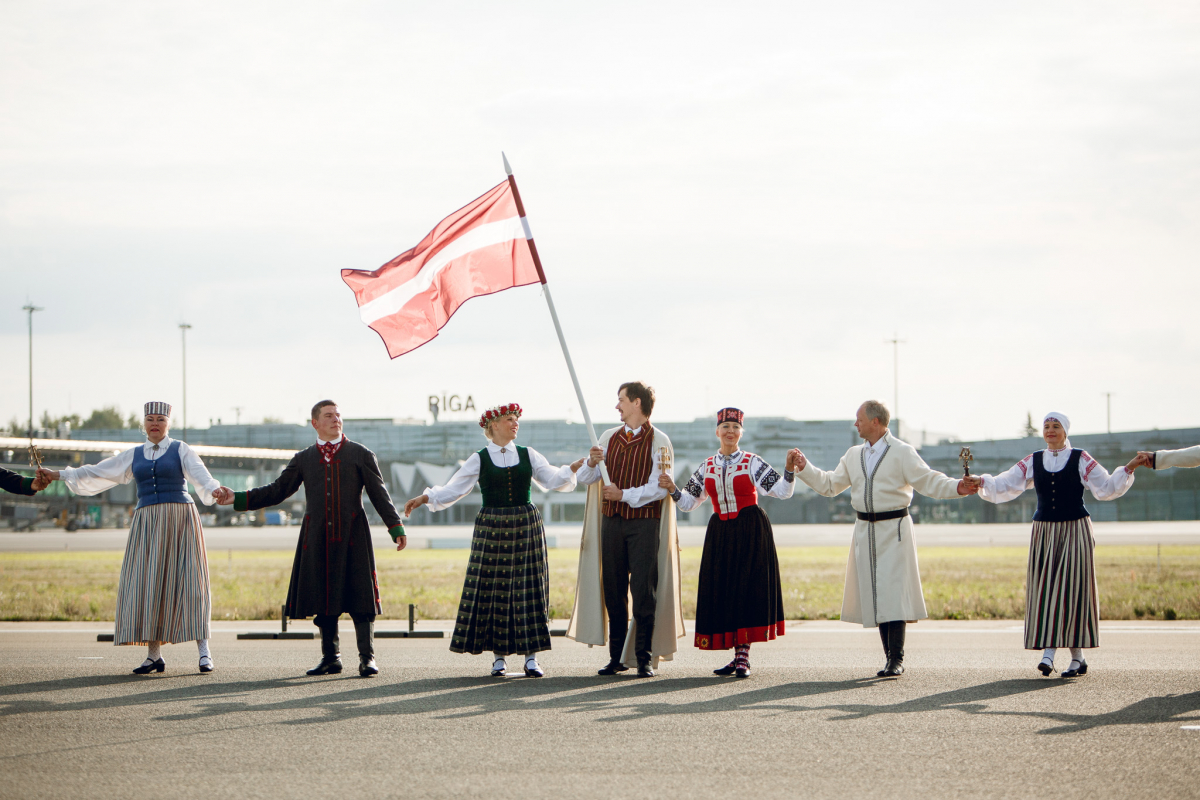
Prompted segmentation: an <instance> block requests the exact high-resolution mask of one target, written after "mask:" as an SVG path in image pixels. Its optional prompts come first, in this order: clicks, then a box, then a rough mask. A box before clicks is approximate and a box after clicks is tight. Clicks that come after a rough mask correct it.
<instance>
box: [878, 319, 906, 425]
mask: <svg viewBox="0 0 1200 800" xmlns="http://www.w3.org/2000/svg"><path fill="white" fill-rule="evenodd" d="M906 341H907V340H905V339H901V338H900V334H898V333H893V334H892V338H890V339H884V340H883V343H884V344H890V345H891V346H892V419H894V420H896V435H897V436H899V435H900V345H902V344H905V343H906Z"/></svg>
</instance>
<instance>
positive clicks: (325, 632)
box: [313, 611, 375, 657]
mask: <svg viewBox="0 0 1200 800" xmlns="http://www.w3.org/2000/svg"><path fill="white" fill-rule="evenodd" d="M340 616H341V615H340V614H317V615H316V616H315V617H313V625H316V626H317V627H318V628H320V629H321V644H322V648H324V647H329V648H331V650H333V651H334V652H335V653H336V651H337V650H338V647H339V642H338V617H340ZM350 619H352V620H354V636H355V639H356V640H357V644H358V654H359V655H360V656H366V657H370V656H373V655H375V614H374V613H372V612H358V611H351V612H350ZM322 652H324V650H322ZM327 655H328V654H327Z"/></svg>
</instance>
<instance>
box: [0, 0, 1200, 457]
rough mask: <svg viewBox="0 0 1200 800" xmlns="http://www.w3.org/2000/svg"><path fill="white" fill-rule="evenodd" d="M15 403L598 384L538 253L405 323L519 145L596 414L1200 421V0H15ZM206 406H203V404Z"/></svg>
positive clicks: (357, 405) (10, 214) (6, 377)
mask: <svg viewBox="0 0 1200 800" xmlns="http://www.w3.org/2000/svg"><path fill="white" fill-rule="evenodd" d="M0 15H2V19H0V287H2V288H0V293H2V295H0V296H2V299H3V302H2V303H0V346H2V347H3V350H2V352H3V353H4V356H3V367H2V372H0V375H2V380H0V419H3V420H4V421H7V420H8V419H10V418H11V417H13V416H17V415H19V416H20V417H21V418H22V419H23V418H24V417H25V414H26V402H27V400H26V392H27V382H26V369H27V361H26V332H25V314H24V313H23V312H22V311H21V306H22V305H24V304H25V302H26V299H27V298H28V299H29V300H32V301H33V302H34V303H35V304H36V305H39V306H43V307H45V311H43V312H40V313H38V314H36V315H35V317H34V326H35V339H34V368H35V380H34V389H35V396H34V405H35V413H36V414H37V415H39V416H40V415H41V413H42V411H43V410H49V411H50V412H51V413H53V414H56V415H57V414H62V413H67V412H68V411H74V412H77V413H82V414H85V415H86V413H87V412H88V411H90V410H91V409H92V408H95V407H97V406H101V405H110V404H116V405H118V406H120V407H121V408H122V409H124V410H126V411H129V410H132V409H135V408H140V406H141V403H143V402H144V401H145V400H148V399H164V400H167V401H169V402H173V403H175V404H176V405H177V406H178V405H179V404H180V403H181V394H182V392H181V387H180V382H181V364H180V361H181V359H180V331H179V330H178V328H177V325H178V324H179V323H181V322H187V323H190V324H191V325H193V326H194V327H193V328H192V329H191V331H190V332H189V339H188V405H189V412H188V413H189V422H190V424H191V425H193V426H196V425H207V423H208V420H209V419H210V418H211V419H214V420H215V419H216V418H222V419H223V420H224V421H226V422H229V421H232V420H233V418H234V416H235V412H234V410H233V408H234V407H235V406H241V407H243V409H244V410H243V411H242V419H243V421H246V420H250V421H257V420H261V419H262V418H263V417H264V416H277V417H282V418H284V419H287V420H289V421H296V422H299V421H302V420H303V419H304V418H305V415H306V412H307V409H308V407H309V406H310V405H311V404H312V403H313V402H314V401H315V400H317V399H320V398H324V397H332V398H334V399H336V400H337V401H338V402H339V403H340V404H341V407H342V411H343V413H344V414H345V415H346V416H349V417H371V416H375V417H412V416H424V415H425V408H426V403H427V400H426V398H427V396H428V395H430V394H435V393H436V394H439V395H440V394H442V393H443V392H446V393H457V394H460V395H468V394H470V395H472V396H473V397H474V398H475V400H476V404H477V405H492V404H495V403H500V402H507V401H512V400H515V401H518V402H520V403H521V404H522V406H524V407H525V409H526V410H527V414H528V415H529V416H530V417H537V418H564V417H565V418H570V419H576V420H580V419H582V417H581V414H580V411H579V407H578V402H577V401H576V399H575V396H574V393H573V391H572V388H571V384H570V380H569V377H568V375H567V371H566V368H565V366H564V363H563V359H562V356H561V353H560V352H559V349H558V344H557V341H556V339H555V336H554V332H553V328H552V326H551V323H550V319H549V314H548V313H547V311H546V308H545V303H544V301H543V299H542V297H541V295H540V292H539V289H538V288H537V287H526V288H521V289H515V290H512V291H508V292H504V293H501V294H498V295H495V296H492V297H487V298H480V299H475V300H472V301H470V302H468V303H467V304H466V305H465V306H463V308H462V309H460V311H459V312H458V314H457V315H456V316H455V317H454V318H453V319H452V320H451V321H450V323H449V324H448V325H447V327H446V328H445V329H444V330H443V332H442V334H441V336H440V337H439V338H437V339H436V340H434V341H433V342H432V343H431V344H429V345H426V346H425V347H423V348H421V349H420V350H418V351H416V352H414V353H411V354H409V355H406V356H402V357H401V358H399V359H396V360H394V361H391V360H389V359H388V357H387V353H386V350H385V349H384V347H383V345H382V344H381V343H380V341H379V338H378V337H377V336H376V334H375V333H374V332H372V331H371V330H370V329H368V328H367V327H366V326H365V325H363V324H362V322H361V321H360V320H359V317H358V313H357V308H356V306H355V302H354V298H353V295H352V293H351V292H350V290H349V289H348V288H347V287H346V286H345V285H344V284H343V283H342V281H341V279H340V274H339V270H341V269H343V268H357V269H374V268H376V267H378V266H379V265H381V264H382V263H384V262H385V261H387V260H389V259H391V258H392V257H394V256H395V255H397V254H398V253H400V252H402V251H404V250H407V249H408V248H410V247H412V246H413V245H414V244H416V243H417V241H419V240H420V238H421V237H422V236H424V235H425V234H426V233H427V232H428V231H429V229H430V228H432V227H433V225H434V224H435V223H436V222H438V221H439V220H440V219H441V218H442V217H444V216H446V215H447V214H449V213H450V212H451V211H453V210H455V209H456V208H458V207H459V206H462V205H464V204H465V203H467V202H469V201H470V200H471V199H473V198H474V197H476V196H478V195H480V194H482V193H483V192H484V191H486V190H487V189H488V188H490V187H492V186H494V185H495V184H497V183H499V182H500V181H501V180H503V178H504V172H503V168H502V164H501V161H500V151H501V150H504V151H506V152H507V153H508V156H509V159H510V160H511V162H512V164H513V167H514V170H515V172H516V175H517V178H518V181H519V183H520V186H521V190H522V195H523V198H524V200H525V204H526V210H527V212H528V214H529V219H530V222H531V225H532V228H533V231H534V234H535V236H536V238H537V241H538V246H539V250H540V251H541V254H542V257H543V260H544V262H545V265H546V270H547V273H548V275H549V278H550V283H551V286H552V287H553V290H554V296H555V301H556V304H557V306H558V309H559V313H560V315H561V316H562V319H563V323H564V327H565V330H566V335H567V339H568V342H569V344H570V346H571V348H572V353H573V355H574V358H575V362H576V365H577V368H578V370H579V374H580V378H581V380H582V382H583V386H584V391H585V393H586V398H587V401H588V404H589V406H590V408H591V411H592V416H593V418H594V419H595V420H596V421H597V423H605V424H608V423H611V422H612V421H613V420H614V418H615V417H614V412H613V411H612V401H613V395H614V393H615V390H616V387H617V385H618V384H619V383H620V382H621V381H624V380H629V379H638V378H640V379H642V380H645V381H647V382H648V383H650V384H651V385H653V386H654V387H655V388H656V390H657V392H658V396H659V403H658V407H657V408H656V410H655V418H656V419H660V420H687V419H692V418H694V417H697V416H700V415H704V414H707V413H709V412H711V411H713V410H715V409H716V408H718V407H720V406H723V405H736V406H740V407H741V408H743V409H745V410H746V412H747V413H748V414H751V415H786V416H789V417H793V418H797V419H831V418H836V419H845V418H848V417H851V416H852V415H853V412H854V409H855V407H856V406H857V405H858V404H859V403H860V402H861V401H862V400H864V399H866V398H868V397H878V398H881V399H883V400H885V401H887V402H888V404H889V405H892V404H893V402H894V398H893V385H892V379H893V375H892V346H891V345H888V344H885V339H890V338H892V337H893V335H894V334H899V337H900V338H901V339H904V340H905V342H906V343H905V344H903V345H901V346H900V388H899V391H900V397H899V412H900V416H901V417H902V418H904V419H905V420H906V421H907V422H909V423H910V424H912V425H915V426H916V427H917V428H926V429H929V430H935V431H943V432H950V433H955V434H957V435H960V436H962V437H967V438H974V437H988V436H992V437H1008V436H1012V435H1015V434H1017V433H1018V431H1019V430H1020V428H1021V425H1022V423H1023V422H1024V419H1025V414H1026V412H1032V413H1033V414H1034V415H1035V417H1038V418H1040V416H1041V414H1042V413H1044V412H1045V411H1046V410H1049V409H1057V410H1060V411H1063V412H1065V413H1067V414H1068V415H1070V416H1071V418H1072V421H1073V427H1072V430H1073V432H1096V431H1103V430H1104V428H1105V397H1104V393H1105V392H1112V393H1114V395H1113V412H1112V424H1113V428H1114V429H1115V430H1132V429H1144V428H1151V427H1160V428H1167V427H1184V426H1200V404H1198V403H1197V401H1196V398H1197V396H1198V395H1200V369H1197V365H1198V363H1200V324H1197V311H1196V307H1197V306H1196V301H1197V298H1198V297H1200V291H1198V290H1200V273H1198V271H1197V260H1198V258H1197V257H1198V256H1200V224H1198V213H1200V199H1198V195H1197V191H1196V187H1197V185H1200V93H1198V92H1197V89H1196V87H1197V86H1200V12H1198V11H1197V6H1195V5H1192V4H1183V3H1120V4H1102V3H1094V2H1088V3H1046V2H1036V3H1024V4H1022V3H1004V4H983V3H962V2H949V1H948V2H941V3H903V4H897V3H890V2H886V3H884V2H881V3H836V4H835V3H793V2H787V3H778V4H769V3H761V4H753V5H750V4H742V6H740V7H738V8H734V4H730V3H719V4H716V3H714V4H700V3H696V2H688V3H679V4H663V3H658V4H645V3H629V4H620V3H603V4H588V5H586V6H585V5H584V4H567V3H543V4H530V3H506V4H496V3H479V4H446V3H425V4H420V5H418V4H415V3H413V4H409V3H391V2H389V3H355V4H330V3H302V2H286V3H261V2H258V3H214V2H204V3H171V4H163V3H145V4H139V3H132V2H124V3H119V4H114V3H81V4H70V3H43V2H0ZM176 424H177V425H178V424H180V421H179V420H178V419H177V421H176Z"/></svg>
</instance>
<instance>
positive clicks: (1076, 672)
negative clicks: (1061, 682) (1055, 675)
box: [1062, 661, 1087, 678]
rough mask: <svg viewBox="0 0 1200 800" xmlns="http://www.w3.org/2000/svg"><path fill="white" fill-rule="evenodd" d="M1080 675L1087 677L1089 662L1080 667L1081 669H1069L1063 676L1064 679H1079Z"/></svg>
mask: <svg viewBox="0 0 1200 800" xmlns="http://www.w3.org/2000/svg"><path fill="white" fill-rule="evenodd" d="M1080 675H1087V662H1086V661H1085V662H1083V663H1082V664H1080V665H1079V669H1068V670H1065V671H1064V672H1063V674H1062V676H1063V677H1064V678H1078V677H1079V676H1080Z"/></svg>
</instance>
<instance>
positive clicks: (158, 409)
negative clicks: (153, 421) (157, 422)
mask: <svg viewBox="0 0 1200 800" xmlns="http://www.w3.org/2000/svg"><path fill="white" fill-rule="evenodd" d="M151 414H161V415H163V416H164V417H169V416H171V404H170V403H158V402H151V403H146V414H145V416H150V415H151Z"/></svg>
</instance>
